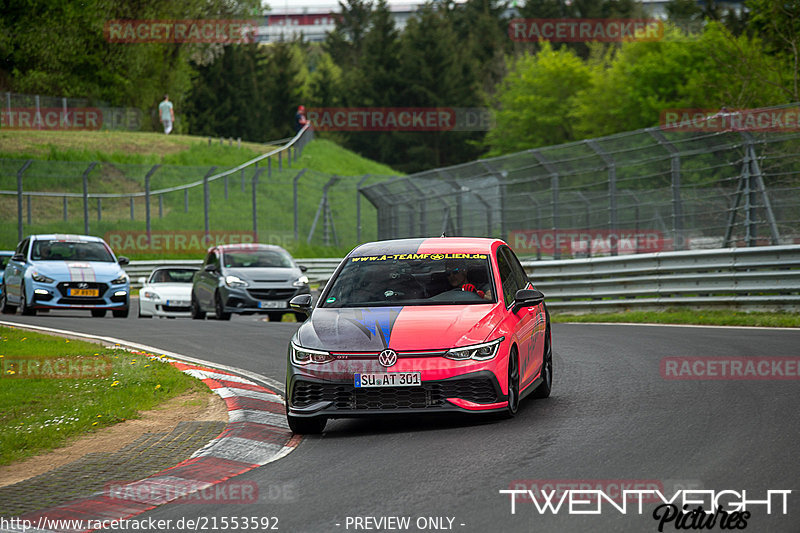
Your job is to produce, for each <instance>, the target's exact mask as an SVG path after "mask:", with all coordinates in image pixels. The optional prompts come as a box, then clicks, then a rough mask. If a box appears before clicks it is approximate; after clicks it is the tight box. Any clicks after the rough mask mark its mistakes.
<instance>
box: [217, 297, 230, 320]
mask: <svg viewBox="0 0 800 533" xmlns="http://www.w3.org/2000/svg"><path fill="white" fill-rule="evenodd" d="M223 309H225V306H223V305H222V297H221V296H220V295H219V293H216V294H214V315H215V316H216V317H217V320H230V319H231V314H230V313H226V312H225V311H223Z"/></svg>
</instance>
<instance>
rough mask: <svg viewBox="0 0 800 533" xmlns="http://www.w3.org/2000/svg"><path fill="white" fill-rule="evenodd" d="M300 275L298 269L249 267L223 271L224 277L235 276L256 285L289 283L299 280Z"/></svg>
mask: <svg viewBox="0 0 800 533" xmlns="http://www.w3.org/2000/svg"><path fill="white" fill-rule="evenodd" d="M301 274H302V273H301V272H300V269H299V268H277V267H265V268H260V267H249V268H226V269H225V275H226V276H236V277H237V278H241V279H243V280H247V281H254V282H257V283H258V282H260V283H275V282H283V283H285V282H290V281H294V280H296V279H297V278H299V277H300V275H301Z"/></svg>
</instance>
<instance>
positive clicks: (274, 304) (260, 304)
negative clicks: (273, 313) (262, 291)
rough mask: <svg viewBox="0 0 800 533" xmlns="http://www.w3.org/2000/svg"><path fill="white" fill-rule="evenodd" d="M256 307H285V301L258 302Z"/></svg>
mask: <svg viewBox="0 0 800 533" xmlns="http://www.w3.org/2000/svg"><path fill="white" fill-rule="evenodd" d="M258 307H259V308H260V309H285V308H286V302H283V301H279V302H258Z"/></svg>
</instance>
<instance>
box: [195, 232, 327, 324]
mask: <svg viewBox="0 0 800 533" xmlns="http://www.w3.org/2000/svg"><path fill="white" fill-rule="evenodd" d="M305 271H306V268H305V267H303V266H299V265H298V264H297V263H296V262H295V260H294V259H293V258H292V256H291V255H289V252H287V251H286V250H284V249H283V248H281V247H280V246H274V245H269V244H226V245H222V246H215V247H213V248H210V249H209V250H208V254H207V255H206V258H205V260H204V261H203V266H202V268H201V269H200V271H199V272H198V273H197V274H195V276H194V280H193V282H192V318H194V319H196V320H202V319H203V318H205V316H206V313H207V312H211V313H213V314H214V316H215V317H216V318H217V320H230V318H231V314H232V313H240V314H243V315H250V314H253V313H263V314H266V315H268V316H269V319H270V321H280V320H281V318H282V317H283V315H284V314H285V313H290V312H293V311H292V310H291V309H289V300H291V299H292V298H294V297H295V296H297V295H298V294H311V291H310V289H309V288H308V278H307V277H306V275H305V274H304V272H305ZM294 314H295V316H296V317H297V320H298V321H303V320H305V318H306V316H305V315H304V314H303V313H294Z"/></svg>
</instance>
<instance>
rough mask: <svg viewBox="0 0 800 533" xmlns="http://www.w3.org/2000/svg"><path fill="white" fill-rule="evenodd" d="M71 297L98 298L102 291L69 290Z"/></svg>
mask: <svg viewBox="0 0 800 533" xmlns="http://www.w3.org/2000/svg"><path fill="white" fill-rule="evenodd" d="M69 295H70V296H90V297H91V296H94V297H97V296H99V295H100V291H98V290H97V289H70V290H69Z"/></svg>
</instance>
